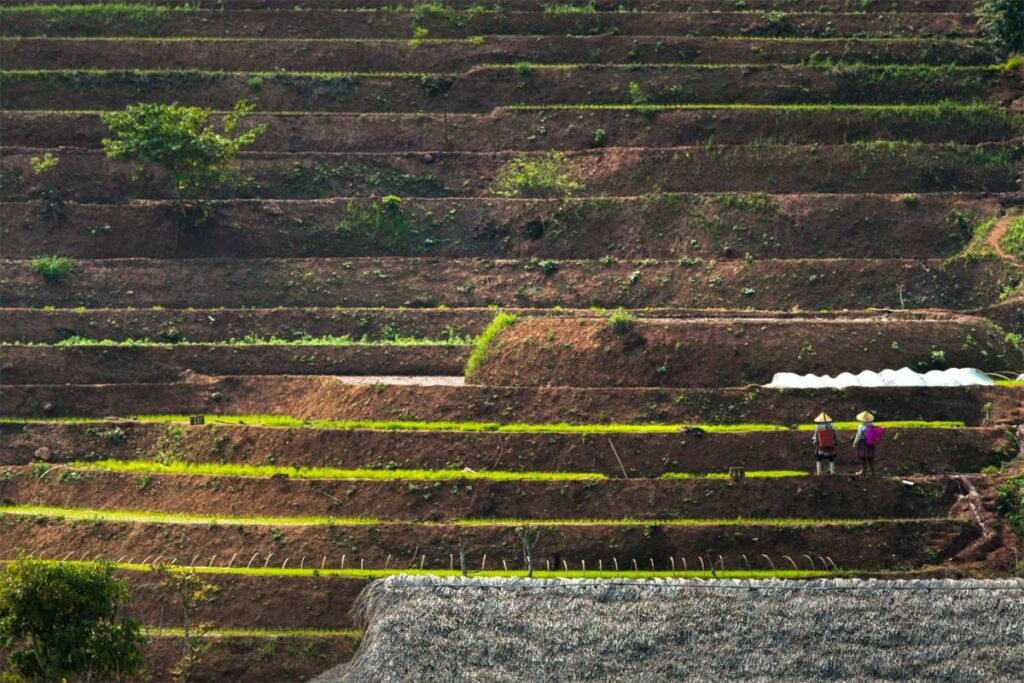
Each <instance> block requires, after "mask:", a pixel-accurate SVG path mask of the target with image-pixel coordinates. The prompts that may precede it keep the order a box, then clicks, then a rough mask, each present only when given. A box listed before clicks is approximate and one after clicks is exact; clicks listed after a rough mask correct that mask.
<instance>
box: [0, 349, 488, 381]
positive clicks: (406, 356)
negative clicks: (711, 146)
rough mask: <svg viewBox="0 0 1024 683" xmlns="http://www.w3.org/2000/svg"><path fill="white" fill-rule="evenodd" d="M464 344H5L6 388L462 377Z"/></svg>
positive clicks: (1, 353) (0, 360)
mask: <svg viewBox="0 0 1024 683" xmlns="http://www.w3.org/2000/svg"><path fill="white" fill-rule="evenodd" d="M467 355H468V350H467V348H466V347H465V346H444V345H431V346H426V345H416V346H363V345H348V346H346V345H341V346H329V345H322V346H319V345H318V346H303V345H289V346H279V345H274V346H267V345H259V344H253V345H246V346H232V345H226V346H206V345H203V346H192V345H187V346H181V345H170V346H127V347H125V346H121V347H118V346H67V347H59V348H54V347H49V348H46V347H38V346H4V347H0V373H2V374H3V378H4V383H5V384H8V385H12V384H38V383H40V382H45V383H51V384H60V383H64V382H66V383H70V384H94V383H97V384H103V383H119V382H125V383H136V382H161V381H173V380H174V379H176V378H178V377H179V376H180V375H181V374H182V373H183V372H188V371H194V372H199V373H203V374H217V375H232V374H240V373H244V374H251V375H305V374H309V375H460V374H462V369H463V367H464V365H465V360H466V356H467Z"/></svg>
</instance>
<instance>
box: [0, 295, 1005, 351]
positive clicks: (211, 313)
mask: <svg viewBox="0 0 1024 683" xmlns="http://www.w3.org/2000/svg"><path fill="white" fill-rule="evenodd" d="M1017 305H1018V304H1017V302H1014V301H1009V302H1004V303H1002V304H999V305H998V306H997V307H994V309H993V311H991V312H990V311H988V310H986V311H985V312H984V313H985V315H989V314H990V313H991V315H992V317H993V319H995V320H997V321H1007V322H1009V323H1011V324H1012V325H1013V326H1016V325H1018V324H1019V323H1018V322H1017V320H1016V315H1017V314H1016V306H1017ZM503 310H504V311H506V312H509V313H512V314H514V315H519V316H539V315H549V316H566V317H576V318H579V317H587V316H595V317H604V316H605V315H607V314H606V313H605V312H602V311H595V310H592V309H568V308H509V307H506V308H504V309H503ZM644 315H646V316H648V317H652V318H678V319H682V320H692V319H700V320H704V319H713V320H717V319H730V318H736V317H749V315H750V313H749V312H748V311H735V310H728V309H713V308H699V309H686V308H649V309H645V310H644ZM757 315H758V316H759V317H764V318H770V319H772V320H786V319H792V318H803V317H805V315H806V314H804V313H800V312H798V311H759V312H758V314H757ZM960 315H962V314H960V313H957V312H954V311H948V310H941V309H934V310H932V309H923V310H891V309H890V310H886V309H872V310H870V311H859V310H845V311H844V310H839V311H827V312H826V311H819V312H817V313H815V317H816V318H820V319H826V320H827V319H833V318H834V319H857V318H868V317H870V318H872V319H883V318H887V319H896V320H920V319H928V320H946V319H955V318H957V317H958V316H960ZM1011 316H1013V317H1012V318H1011ZM493 319H494V311H493V310H490V309H487V308H479V307H476V308H358V307H352V308H336V307H333V308H314V307H303V308H284V307H280V308H258V309H254V308H180V309H161V308H148V309H136V308H75V309H69V308H0V341H2V342H4V343H25V344H29V343H35V344H55V343H57V342H61V341H64V340H66V339H68V338H69V337H82V338H87V339H106V340H111V341H125V340H129V341H130V340H137V339H150V340H153V341H158V342H160V341H162V342H168V343H174V342H180V341H182V340H186V341H190V342H226V341H229V340H231V339H242V338H244V337H246V336H250V335H254V336H256V337H262V338H278V339H295V338H301V337H313V338H317V337H326V336H348V337H349V338H351V339H364V338H365V339H367V340H369V341H389V340H394V339H396V338H401V337H405V338H408V339H447V338H448V337H451V336H456V337H470V336H476V335H477V334H479V333H480V332H482V331H483V330H484V328H486V327H487V325H488V324H489V323H490V322H491V321H492V320H493ZM1008 329H1010V328H1009V327H1008Z"/></svg>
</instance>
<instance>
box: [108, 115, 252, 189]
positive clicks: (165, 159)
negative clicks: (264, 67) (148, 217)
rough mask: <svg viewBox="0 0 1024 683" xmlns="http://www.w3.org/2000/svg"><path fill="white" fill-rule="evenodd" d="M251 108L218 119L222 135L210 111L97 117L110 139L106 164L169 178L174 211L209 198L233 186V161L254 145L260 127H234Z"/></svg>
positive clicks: (238, 124) (237, 125)
mask: <svg viewBox="0 0 1024 683" xmlns="http://www.w3.org/2000/svg"><path fill="white" fill-rule="evenodd" d="M252 109H253V106H252V105H251V104H249V103H248V102H246V101H245V100H239V101H238V102H236V103H235V106H234V110H233V111H232V112H231V113H230V114H226V115H225V116H224V117H223V121H222V125H221V130H217V128H216V127H215V125H214V123H213V122H212V121H211V119H212V117H213V115H214V114H213V111H212V110H210V109H204V108H202V107H188V106H182V105H179V104H156V103H149V104H146V103H144V104H136V105H130V106H128V107H127V108H126V109H125V110H124V111H116V112H107V113H104V114H101V115H100V118H101V120H102V121H103V122H104V123H105V124H106V125H107V127H108V128H109V129H110V132H111V133H112V135H113V137H111V138H104V139H103V150H104V152H106V155H107V156H108V157H110V158H111V159H128V160H131V161H135V162H137V163H138V164H139V166H140V167H141V165H142V164H144V163H156V164H158V165H160V166H162V167H163V168H164V169H165V170H166V171H167V173H168V174H169V175H170V177H171V181H172V182H173V184H174V192H175V196H176V199H177V203H178V206H179V207H180V208H183V207H184V206H185V204H186V202H189V201H194V200H197V199H199V198H201V197H205V196H208V195H209V194H211V193H212V192H214V191H215V190H217V189H218V188H220V187H221V186H222V185H224V184H226V183H229V182H233V181H235V180H236V177H235V158H236V157H237V156H238V153H239V152H240V151H241V150H242V149H243V148H244V147H248V146H249V145H251V144H253V143H254V142H255V141H256V139H257V138H258V137H259V136H260V134H261V133H262V132H263V130H264V128H265V126H263V125H259V126H254V127H252V128H249V129H247V130H240V129H239V126H240V124H241V122H242V120H243V119H244V118H245V116H246V115H247V114H248V113H249V112H251V111H252Z"/></svg>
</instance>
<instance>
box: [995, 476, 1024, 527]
mask: <svg viewBox="0 0 1024 683" xmlns="http://www.w3.org/2000/svg"><path fill="white" fill-rule="evenodd" d="M996 507H997V508H998V509H999V512H1000V513H1001V514H1002V515H1003V516H1004V517H1006V520H1007V521H1008V522H1009V523H1010V526H1012V527H1013V528H1014V530H1015V531H1016V532H1017V533H1018V534H1020V535H1021V536H1024V474H1019V475H1017V476H1016V477H1010V478H1009V479H1007V480H1006V481H1004V482H1003V483H1002V484H1000V485H999V486H998V487H996Z"/></svg>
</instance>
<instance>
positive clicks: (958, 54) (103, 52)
mask: <svg viewBox="0 0 1024 683" xmlns="http://www.w3.org/2000/svg"><path fill="white" fill-rule="evenodd" d="M0 49H3V50H4V51H5V52H7V53H9V57H8V59H7V63H6V64H5V68H8V69H17V70H31V69H68V68H76V67H78V66H80V65H82V64H89V65H90V66H92V68H94V69H211V70H214V69H216V70H223V71H262V70H265V69H266V67H267V65H268V64H273V65H274V66H275V67H276V68H277V69H280V70H286V71H305V72H315V71H323V72H344V71H347V70H350V69H351V68H352V65H353V64H358V65H359V68H360V69H361V70H363V71H369V72H373V71H381V72H389V71H391V72H401V71H441V72H452V71H459V72H461V71H464V70H466V69H470V68H472V67H475V66H477V65H480V64H516V63H521V62H529V63H531V64H585V63H606V64H627V63H628V64H664V63H666V62H668V63H673V62H675V63H683V64H709V65H710V64H714V65H722V64H799V63H802V62H809V61H812V60H814V61H818V62H824V61H829V62H833V63H843V62H849V63H859V64H872V63H878V64H903V63H910V64H938V65H942V64H960V65H988V64H991V63H992V62H993V61H995V54H994V51H993V50H991V49H990V48H987V47H986V46H985V45H984V43H983V42H981V41H978V42H967V41H959V40H956V41H954V40H950V41H940V40H935V41H926V40H920V39H896V38H894V39H888V40H879V39H857V38H840V39H830V38H823V39H807V38H799V39H787V38H776V39H772V40H763V39H749V38H742V37H740V38H691V37H682V36H664V35H658V36H622V35H608V34H606V35H599V36H575V37H573V36H491V37H488V38H486V39H484V40H481V41H457V42H456V41H431V40H427V41H419V42H415V43H412V44H410V42H408V41H396V40H360V41H348V40H330V39H328V40H308V39H302V40H294V39H288V38H284V39H268V38H252V39H223V38H215V39H188V40H182V39H180V38H176V39H172V40H161V39H136V40H131V39H121V40H117V41H112V40H109V39H89V38H74V39H60V38H7V39H0Z"/></svg>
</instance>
